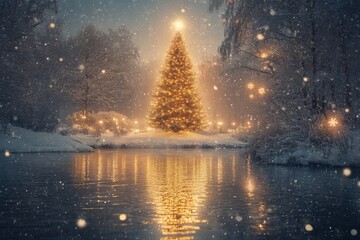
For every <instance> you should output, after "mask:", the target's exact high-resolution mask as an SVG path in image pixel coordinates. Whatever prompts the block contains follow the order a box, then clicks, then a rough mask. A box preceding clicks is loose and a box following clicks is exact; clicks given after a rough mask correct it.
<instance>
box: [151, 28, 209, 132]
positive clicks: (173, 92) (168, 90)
mask: <svg viewBox="0 0 360 240" xmlns="http://www.w3.org/2000/svg"><path fill="white" fill-rule="evenodd" d="M149 118H150V119H149V120H150V126H151V127H154V128H158V129H162V130H164V131H173V132H179V131H196V130H199V129H201V127H202V126H203V121H202V119H203V114H202V109H201V106H200V99H199V97H198V94H197V92H196V89H195V75H194V73H193V71H192V64H191V61H190V58H189V56H188V55H187V53H186V49H185V44H184V41H183V38H182V36H181V34H180V32H178V33H176V35H175V37H174V39H173V41H172V43H171V46H170V49H169V51H168V53H167V57H166V60H165V64H164V66H163V69H162V71H161V78H160V82H159V84H158V88H157V92H156V93H155V94H154V102H153V103H152V108H151V110H150V116H149Z"/></svg>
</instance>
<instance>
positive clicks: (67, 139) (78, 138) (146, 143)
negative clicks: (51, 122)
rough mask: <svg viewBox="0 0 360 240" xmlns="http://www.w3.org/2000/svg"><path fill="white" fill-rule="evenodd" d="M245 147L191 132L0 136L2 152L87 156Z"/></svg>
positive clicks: (17, 131)
mask: <svg viewBox="0 0 360 240" xmlns="http://www.w3.org/2000/svg"><path fill="white" fill-rule="evenodd" d="M245 146H246V143H244V142H240V141H238V140H236V139H235V138H233V137H231V136H229V135H226V134H216V135H206V134H196V133H190V132H181V133H176V134H175V133H166V132H146V133H131V134H129V135H126V136H111V135H108V136H101V137H93V136H89V135H74V136H62V135H60V134H57V133H43V132H33V131H30V130H26V129H23V128H18V127H10V134H9V135H5V134H4V133H0V152H6V151H8V152H10V153H29V152H84V151H85V152H86V151H93V148H92V147H95V148H239V147H245Z"/></svg>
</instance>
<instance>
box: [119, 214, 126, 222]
mask: <svg viewBox="0 0 360 240" xmlns="http://www.w3.org/2000/svg"><path fill="white" fill-rule="evenodd" d="M126 219H127V216H126V214H124V213H122V214H120V215H119V220H120V221H126Z"/></svg>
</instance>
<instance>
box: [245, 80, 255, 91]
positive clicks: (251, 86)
mask: <svg viewBox="0 0 360 240" xmlns="http://www.w3.org/2000/svg"><path fill="white" fill-rule="evenodd" d="M254 87H255V84H253V83H252V82H251V83H248V85H247V88H248V89H250V90H252V89H254Z"/></svg>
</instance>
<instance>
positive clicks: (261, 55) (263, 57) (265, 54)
mask: <svg viewBox="0 0 360 240" xmlns="http://www.w3.org/2000/svg"><path fill="white" fill-rule="evenodd" d="M260 57H261V58H262V59H265V58H268V57H269V55H268V54H267V53H266V52H262V53H261V54H260Z"/></svg>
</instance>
